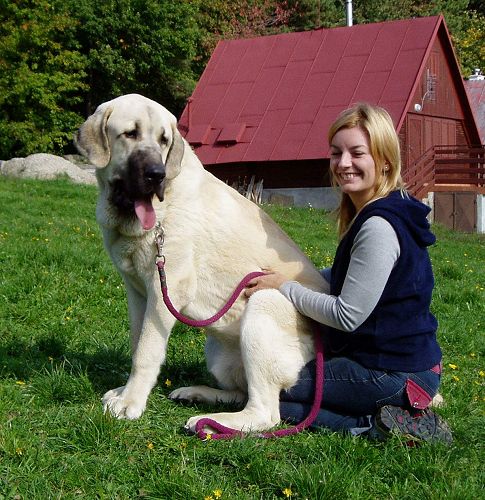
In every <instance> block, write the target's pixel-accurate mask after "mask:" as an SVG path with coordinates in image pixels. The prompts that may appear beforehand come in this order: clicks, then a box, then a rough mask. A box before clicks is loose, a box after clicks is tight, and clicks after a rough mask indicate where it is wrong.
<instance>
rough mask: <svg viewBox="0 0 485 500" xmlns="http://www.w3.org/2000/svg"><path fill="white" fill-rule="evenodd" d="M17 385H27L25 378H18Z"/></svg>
mask: <svg viewBox="0 0 485 500" xmlns="http://www.w3.org/2000/svg"><path fill="white" fill-rule="evenodd" d="M15 383H16V384H17V385H25V382H24V381H23V380H17V382H15Z"/></svg>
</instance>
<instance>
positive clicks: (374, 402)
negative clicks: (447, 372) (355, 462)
mask: <svg viewBox="0 0 485 500" xmlns="http://www.w3.org/2000/svg"><path fill="white" fill-rule="evenodd" d="M324 374H325V380H324V384H323V400H322V404H321V407H322V409H321V410H320V412H319V413H318V415H317V418H316V419H315V421H314V423H313V424H312V426H311V427H313V428H320V427H326V428H328V429H330V430H332V431H347V432H350V433H351V434H353V435H358V434H362V433H363V432H365V431H368V430H369V429H370V428H371V427H372V422H373V416H374V415H375V414H376V413H377V410H378V409H379V408H381V407H382V406H385V405H393V406H401V407H404V408H406V407H407V408H410V402H409V398H408V394H407V391H406V387H407V384H408V380H412V381H413V382H414V383H416V384H417V385H418V386H419V387H420V388H422V389H424V391H426V393H427V394H428V395H429V396H430V398H432V397H433V396H434V395H435V394H436V393H437V392H438V387H439V383H440V375H439V373H436V372H434V371H431V370H427V371H424V372H417V373H405V372H395V371H387V370H373V369H370V368H366V367H364V366H362V365H361V364H359V363H357V362H356V361H353V360H351V359H349V358H345V357H333V358H329V359H326V360H325V369H324ZM314 393H315V360H313V361H310V362H309V363H308V364H307V365H305V366H304V367H303V368H302V370H301V371H300V375H299V378H298V382H297V383H296V385H295V386H293V387H292V388H291V389H290V390H288V391H282V392H281V394H280V414H281V418H282V420H285V421H287V422H290V423H297V422H301V421H302V420H303V419H304V418H305V417H306V416H307V415H308V413H310V410H311V406H312V403H313V398H314Z"/></svg>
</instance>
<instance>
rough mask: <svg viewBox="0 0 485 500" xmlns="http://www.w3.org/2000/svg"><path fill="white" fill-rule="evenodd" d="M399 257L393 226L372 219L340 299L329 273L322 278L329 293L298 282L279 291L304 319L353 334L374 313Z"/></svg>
mask: <svg viewBox="0 0 485 500" xmlns="http://www.w3.org/2000/svg"><path fill="white" fill-rule="evenodd" d="M399 254H400V247H399V241H398V238H397V235H396V232H395V231H394V229H393V227H392V226H391V224H390V223H389V222H387V221H386V220H385V219H383V218H382V217H379V216H374V217H370V218H369V219H367V220H366V221H365V222H364V224H363V225H362V227H361V228H360V230H359V232H358V233H357V235H356V237H355V240H354V244H353V246H352V251H351V255H350V264H349V269H348V271H347V275H346V277H345V281H344V284H343V286H342V291H341V293H340V295H339V296H338V297H336V296H334V295H329V292H330V283H329V278H328V272H329V270H325V269H324V270H323V271H322V275H323V277H324V278H325V279H326V282H327V284H328V288H327V290H325V292H326V293H320V292H315V291H313V290H310V289H308V288H305V287H304V286H302V285H301V284H300V283H298V282H296V281H287V282H285V283H283V285H281V287H280V289H279V290H280V292H281V293H282V294H283V295H284V296H285V297H286V298H287V299H288V300H290V301H291V302H292V303H293V304H294V306H295V307H296V309H297V310H298V311H299V312H300V313H301V314H303V315H304V316H308V317H310V318H312V319H314V320H315V321H317V322H318V323H322V324H324V325H328V326H331V327H334V328H337V329H339V330H344V331H346V332H352V331H354V330H355V329H356V328H358V327H359V326H360V325H361V324H362V323H363V322H364V321H365V320H366V319H367V318H368V317H369V315H370V314H371V312H372V311H373V310H374V308H375V306H376V304H377V302H378V301H379V298H380V297H381V295H382V292H383V290H384V287H385V286H386V283H387V280H388V278H389V275H390V274H391V271H392V269H393V267H394V265H395V264H396V261H397V259H398V258H399Z"/></svg>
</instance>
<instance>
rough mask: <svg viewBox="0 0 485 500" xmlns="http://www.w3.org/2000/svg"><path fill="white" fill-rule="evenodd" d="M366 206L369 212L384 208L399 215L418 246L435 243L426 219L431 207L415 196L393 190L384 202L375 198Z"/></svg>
mask: <svg viewBox="0 0 485 500" xmlns="http://www.w3.org/2000/svg"><path fill="white" fill-rule="evenodd" d="M368 208H369V210H370V212H371V213H372V212H374V211H377V212H378V211H380V210H385V211H387V212H389V213H391V214H393V215H394V216H396V217H399V219H400V220H401V221H402V223H403V224H404V225H405V226H406V227H407V229H408V230H409V233H410V234H411V235H412V237H413V238H414V240H415V241H416V243H417V244H418V245H419V246H420V247H428V246H430V245H433V244H434V243H435V241H436V237H435V235H434V234H433V233H432V232H431V227H430V223H429V222H428V219H427V216H428V214H429V213H430V211H431V208H429V207H428V206H427V205H425V204H424V203H421V202H420V201H418V200H417V199H416V198H413V197H412V196H410V195H408V194H406V193H403V192H401V191H394V192H392V193H391V194H390V195H389V196H387V197H386V199H385V202H384V199H383V200H376V201H375V202H373V203H371V204H370V205H369V206H368ZM376 215H377V214H376Z"/></svg>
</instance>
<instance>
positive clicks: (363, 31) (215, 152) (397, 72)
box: [179, 16, 443, 164]
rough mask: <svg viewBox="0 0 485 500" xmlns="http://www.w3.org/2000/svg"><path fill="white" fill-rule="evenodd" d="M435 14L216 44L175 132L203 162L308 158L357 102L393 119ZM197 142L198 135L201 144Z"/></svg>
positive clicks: (408, 92) (405, 99)
mask: <svg viewBox="0 0 485 500" xmlns="http://www.w3.org/2000/svg"><path fill="white" fill-rule="evenodd" d="M441 23H443V18H442V17H441V16H436V17H428V18H417V19H408V20H402V21H391V22H384V23H374V24H364V25H356V26H352V27H341V28H333V29H320V30H314V31H307V32H298V33H286V34H281V35H273V36H266V37H258V38H253V39H242V40H227V41H222V42H219V44H218V45H217V47H216V49H215V51H214V53H213V55H212V57H211V59H210V61H209V63H208V65H207V67H206V70H205V71H204V73H203V75H202V77H201V79H200V81H199V83H198V85H197V87H196V89H195V91H194V93H193V95H192V97H191V99H190V100H189V104H188V105H187V107H186V109H185V110H184V112H183V114H182V116H181V118H180V121H179V127H180V130H181V132H182V133H183V134H184V135H185V136H186V138H187V140H188V141H189V142H190V143H191V144H193V145H194V146H195V147H197V154H198V156H199V157H200V159H201V160H202V162H203V163H205V164H217V163H231V162H246V161H276V160H285V159H317V158H324V157H326V156H327V154H328V145H327V141H326V131H327V130H328V128H329V126H330V124H331V123H332V121H333V120H334V119H335V117H336V116H337V114H338V113H339V112H340V111H341V110H342V109H345V108H346V107H348V106H350V105H351V104H352V103H355V102H357V101H367V102H371V103H374V104H379V105H381V106H384V107H385V108H386V109H388V110H389V112H390V114H391V116H392V118H393V121H394V123H395V125H396V126H397V127H399V126H400V124H401V123H402V120H403V117H404V115H405V113H406V110H407V106H408V103H409V100H410V99H411V97H412V94H413V92H414V89H415V84H416V81H417V77H418V75H419V74H420V71H421V68H422V66H423V62H424V60H425V58H426V55H427V53H428V51H429V49H430V47H431V44H432V42H433V39H434V37H435V36H436V33H437V31H438V28H439V26H440V25H441ZM201 137H202V139H201Z"/></svg>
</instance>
